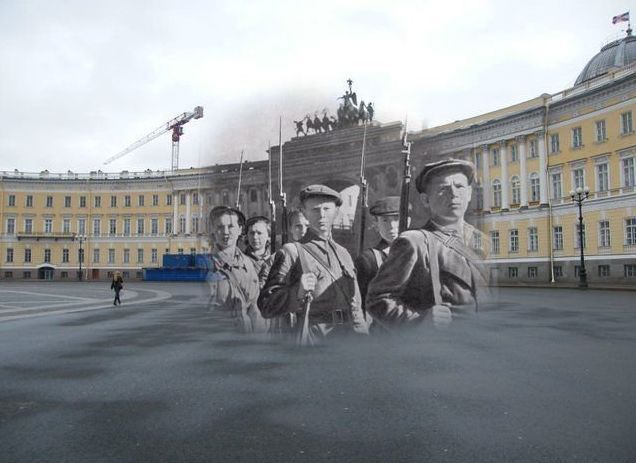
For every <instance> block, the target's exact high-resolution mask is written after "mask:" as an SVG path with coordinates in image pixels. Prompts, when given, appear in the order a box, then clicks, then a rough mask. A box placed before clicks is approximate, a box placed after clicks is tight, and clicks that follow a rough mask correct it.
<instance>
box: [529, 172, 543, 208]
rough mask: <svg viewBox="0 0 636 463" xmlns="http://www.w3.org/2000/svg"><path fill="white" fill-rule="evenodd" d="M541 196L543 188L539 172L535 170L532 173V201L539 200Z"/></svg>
mask: <svg viewBox="0 0 636 463" xmlns="http://www.w3.org/2000/svg"><path fill="white" fill-rule="evenodd" d="M540 198H541V188H540V183H539V174H537V173H536V172H533V173H531V174H530V201H536V202H539V199H540Z"/></svg>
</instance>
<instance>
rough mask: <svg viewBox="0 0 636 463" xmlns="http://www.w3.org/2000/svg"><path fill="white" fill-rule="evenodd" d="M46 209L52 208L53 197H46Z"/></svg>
mask: <svg viewBox="0 0 636 463" xmlns="http://www.w3.org/2000/svg"><path fill="white" fill-rule="evenodd" d="M46 207H53V196H47V197H46Z"/></svg>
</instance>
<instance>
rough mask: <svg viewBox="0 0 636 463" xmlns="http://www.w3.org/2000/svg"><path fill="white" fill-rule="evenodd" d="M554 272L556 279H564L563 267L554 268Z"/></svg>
mask: <svg viewBox="0 0 636 463" xmlns="http://www.w3.org/2000/svg"><path fill="white" fill-rule="evenodd" d="M553 270H554V278H562V277H563V267H561V266H560V265H555V266H554V267H553Z"/></svg>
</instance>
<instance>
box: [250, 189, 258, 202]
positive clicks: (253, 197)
mask: <svg viewBox="0 0 636 463" xmlns="http://www.w3.org/2000/svg"><path fill="white" fill-rule="evenodd" d="M250 201H251V202H253V203H255V202H257V201H258V192H257V191H256V190H250Z"/></svg>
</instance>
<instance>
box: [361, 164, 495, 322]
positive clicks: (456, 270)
mask: <svg viewBox="0 0 636 463" xmlns="http://www.w3.org/2000/svg"><path fill="white" fill-rule="evenodd" d="M450 162H451V161H443V162H441V163H434V164H431V166H432V167H429V169H435V168H437V166H441V167H447V166H446V165H445V164H443V163H450ZM453 162H455V161H453ZM457 163H460V161H457ZM450 167H454V168H459V169H464V168H466V169H468V168H469V167H470V165H469V166H468V167H467V166H465V165H464V164H459V165H456V164H452V165H451V166H450ZM461 171H462V172H463V170H461ZM430 173H431V172H430V171H427V167H425V168H424V170H423V172H422V174H420V176H419V177H418V191H420V192H422V191H423V183H422V182H423V181H424V182H425V181H426V177H427V176H428V175H430ZM469 175H470V176H469ZM467 178H469V181H472V171H471V172H468V173H467ZM480 248H481V234H480V232H479V231H478V230H476V229H475V228H474V227H472V226H471V225H469V224H466V223H464V227H463V230H461V231H457V230H456V229H453V228H450V227H443V226H440V225H438V224H436V223H435V222H434V221H432V220H431V221H429V222H428V223H427V224H426V225H425V226H424V227H423V228H421V229H418V230H408V231H406V232H403V233H402V234H400V236H399V237H398V238H397V239H396V240H395V241H394V242H393V243H392V245H391V250H390V253H389V255H388V258H387V259H386V261H385V262H384V263H383V265H382V267H381V268H380V270H379V272H378V275H377V276H376V278H375V279H374V280H373V281H372V282H371V284H370V285H369V289H368V293H367V299H366V309H367V311H368V312H369V313H370V314H371V315H372V316H373V318H374V320H377V321H378V322H379V323H380V324H381V325H383V326H385V327H394V326H399V325H406V324H410V323H412V322H419V321H422V320H424V319H425V318H426V316H427V315H428V314H429V313H430V312H431V309H432V308H433V306H435V305H445V306H448V307H450V309H451V312H452V313H460V312H474V311H476V310H477V308H478V305H477V304H478V301H479V300H481V299H483V294H484V290H485V289H486V287H487V277H486V275H485V273H484V269H483V268H482V267H481V266H480V261H481V260H482V259H483V254H482V253H481V252H480V251H479V249H480Z"/></svg>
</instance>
